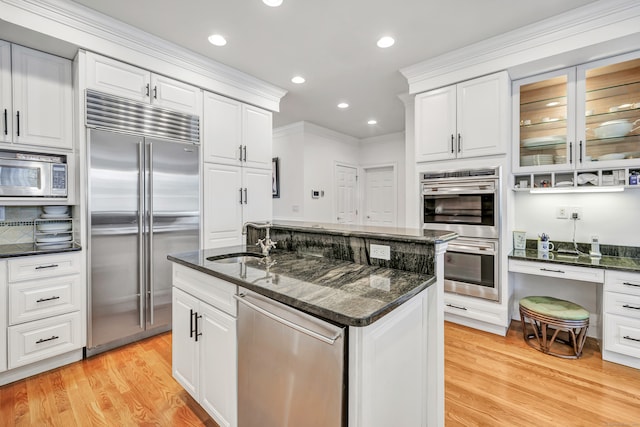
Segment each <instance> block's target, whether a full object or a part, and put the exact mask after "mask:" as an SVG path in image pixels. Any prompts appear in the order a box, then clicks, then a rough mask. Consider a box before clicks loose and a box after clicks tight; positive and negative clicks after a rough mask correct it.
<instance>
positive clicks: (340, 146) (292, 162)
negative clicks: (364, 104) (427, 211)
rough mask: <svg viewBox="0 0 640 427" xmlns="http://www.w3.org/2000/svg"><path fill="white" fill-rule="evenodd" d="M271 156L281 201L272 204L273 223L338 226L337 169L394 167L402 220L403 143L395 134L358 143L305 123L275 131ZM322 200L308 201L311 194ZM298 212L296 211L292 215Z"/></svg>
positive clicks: (403, 186)
mask: <svg viewBox="0 0 640 427" xmlns="http://www.w3.org/2000/svg"><path fill="white" fill-rule="evenodd" d="M273 156H274V157H279V158H280V198H279V199H273V218H274V219H281V220H305V221H314V222H315V221H317V222H336V220H335V212H334V209H335V206H334V203H335V200H334V199H335V188H334V181H335V167H336V164H342V165H347V166H353V167H356V168H357V169H358V171H359V172H358V173H359V174H360V173H361V171H362V168H363V167H366V166H376V165H383V164H384V165H388V164H394V165H395V167H396V169H397V170H396V173H397V177H398V183H397V185H398V189H397V194H398V213H397V218H398V225H399V226H403V225H404V219H405V208H404V207H405V200H406V199H405V189H404V188H405V137H404V133H402V132H400V133H395V134H389V135H384V136H380V137H376V138H367V139H363V140H358V139H357V138H353V137H350V136H348V135H344V134H341V133H338V132H335V131H332V130H330V129H326V128H322V127H320V126H316V125H314V124H311V123H307V122H298V123H294V124H292V125H289V126H284V127H282V128H278V129H275V130H274V133H273ZM312 189H313V190H320V191H324V197H320V198H319V199H313V198H311V190H312ZM296 209H297V211H296Z"/></svg>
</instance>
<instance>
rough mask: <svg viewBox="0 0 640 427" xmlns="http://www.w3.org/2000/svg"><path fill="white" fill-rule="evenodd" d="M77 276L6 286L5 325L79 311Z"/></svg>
mask: <svg viewBox="0 0 640 427" xmlns="http://www.w3.org/2000/svg"><path fill="white" fill-rule="evenodd" d="M81 295H82V294H81V288H80V275H79V274H74V275H71V276H63V277H56V278H53V279H46V280H35V281H28V282H18V283H11V284H9V324H10V325H15V324H18V323H24V322H28V321H31V320H38V319H44V318H46V317H51V316H55V315H58V314H64V313H70V312H72V311H77V310H80V298H81Z"/></svg>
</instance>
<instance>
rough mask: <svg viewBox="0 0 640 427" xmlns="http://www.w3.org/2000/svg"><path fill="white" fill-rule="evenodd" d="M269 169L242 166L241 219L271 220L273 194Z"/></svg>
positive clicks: (245, 220) (252, 220) (254, 220)
mask: <svg viewBox="0 0 640 427" xmlns="http://www.w3.org/2000/svg"><path fill="white" fill-rule="evenodd" d="M271 176H272V174H271V170H265V169H250V168H243V170H242V186H243V187H244V189H243V205H242V221H243V222H247V221H251V222H264V221H271V217H272V209H273V208H272V206H273V196H272V194H273V193H272V191H271Z"/></svg>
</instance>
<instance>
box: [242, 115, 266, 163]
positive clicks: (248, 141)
mask: <svg viewBox="0 0 640 427" xmlns="http://www.w3.org/2000/svg"><path fill="white" fill-rule="evenodd" d="M272 140H273V125H272V115H271V112H270V111H266V110H263V109H261V108H257V107H253V106H251V105H243V106H242V141H243V148H242V149H243V160H244V165H245V166H248V167H252V168H260V169H271V158H272V157H271V156H272V154H271V153H272V145H273V142H272Z"/></svg>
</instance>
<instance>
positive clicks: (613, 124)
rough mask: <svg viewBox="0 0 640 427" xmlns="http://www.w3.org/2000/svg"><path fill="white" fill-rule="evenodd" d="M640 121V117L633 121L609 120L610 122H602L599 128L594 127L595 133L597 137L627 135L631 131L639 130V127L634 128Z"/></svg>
mask: <svg viewBox="0 0 640 427" xmlns="http://www.w3.org/2000/svg"><path fill="white" fill-rule="evenodd" d="M638 122H640V119H638V120H636V121H635V122H633V123H631V122H630V121H629V120H627V119H620V120H609V121H608V122H604V123H602V124H601V125H600V126H598V127H597V128H595V129H593V133H594V135H595V136H596V138H599V139H602V138H619V137H622V136H625V135H626V134H628V133H629V132H632V131H634V130H637V129H638V128H635V129H633V126H634V125H635V124H636V123H638Z"/></svg>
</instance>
